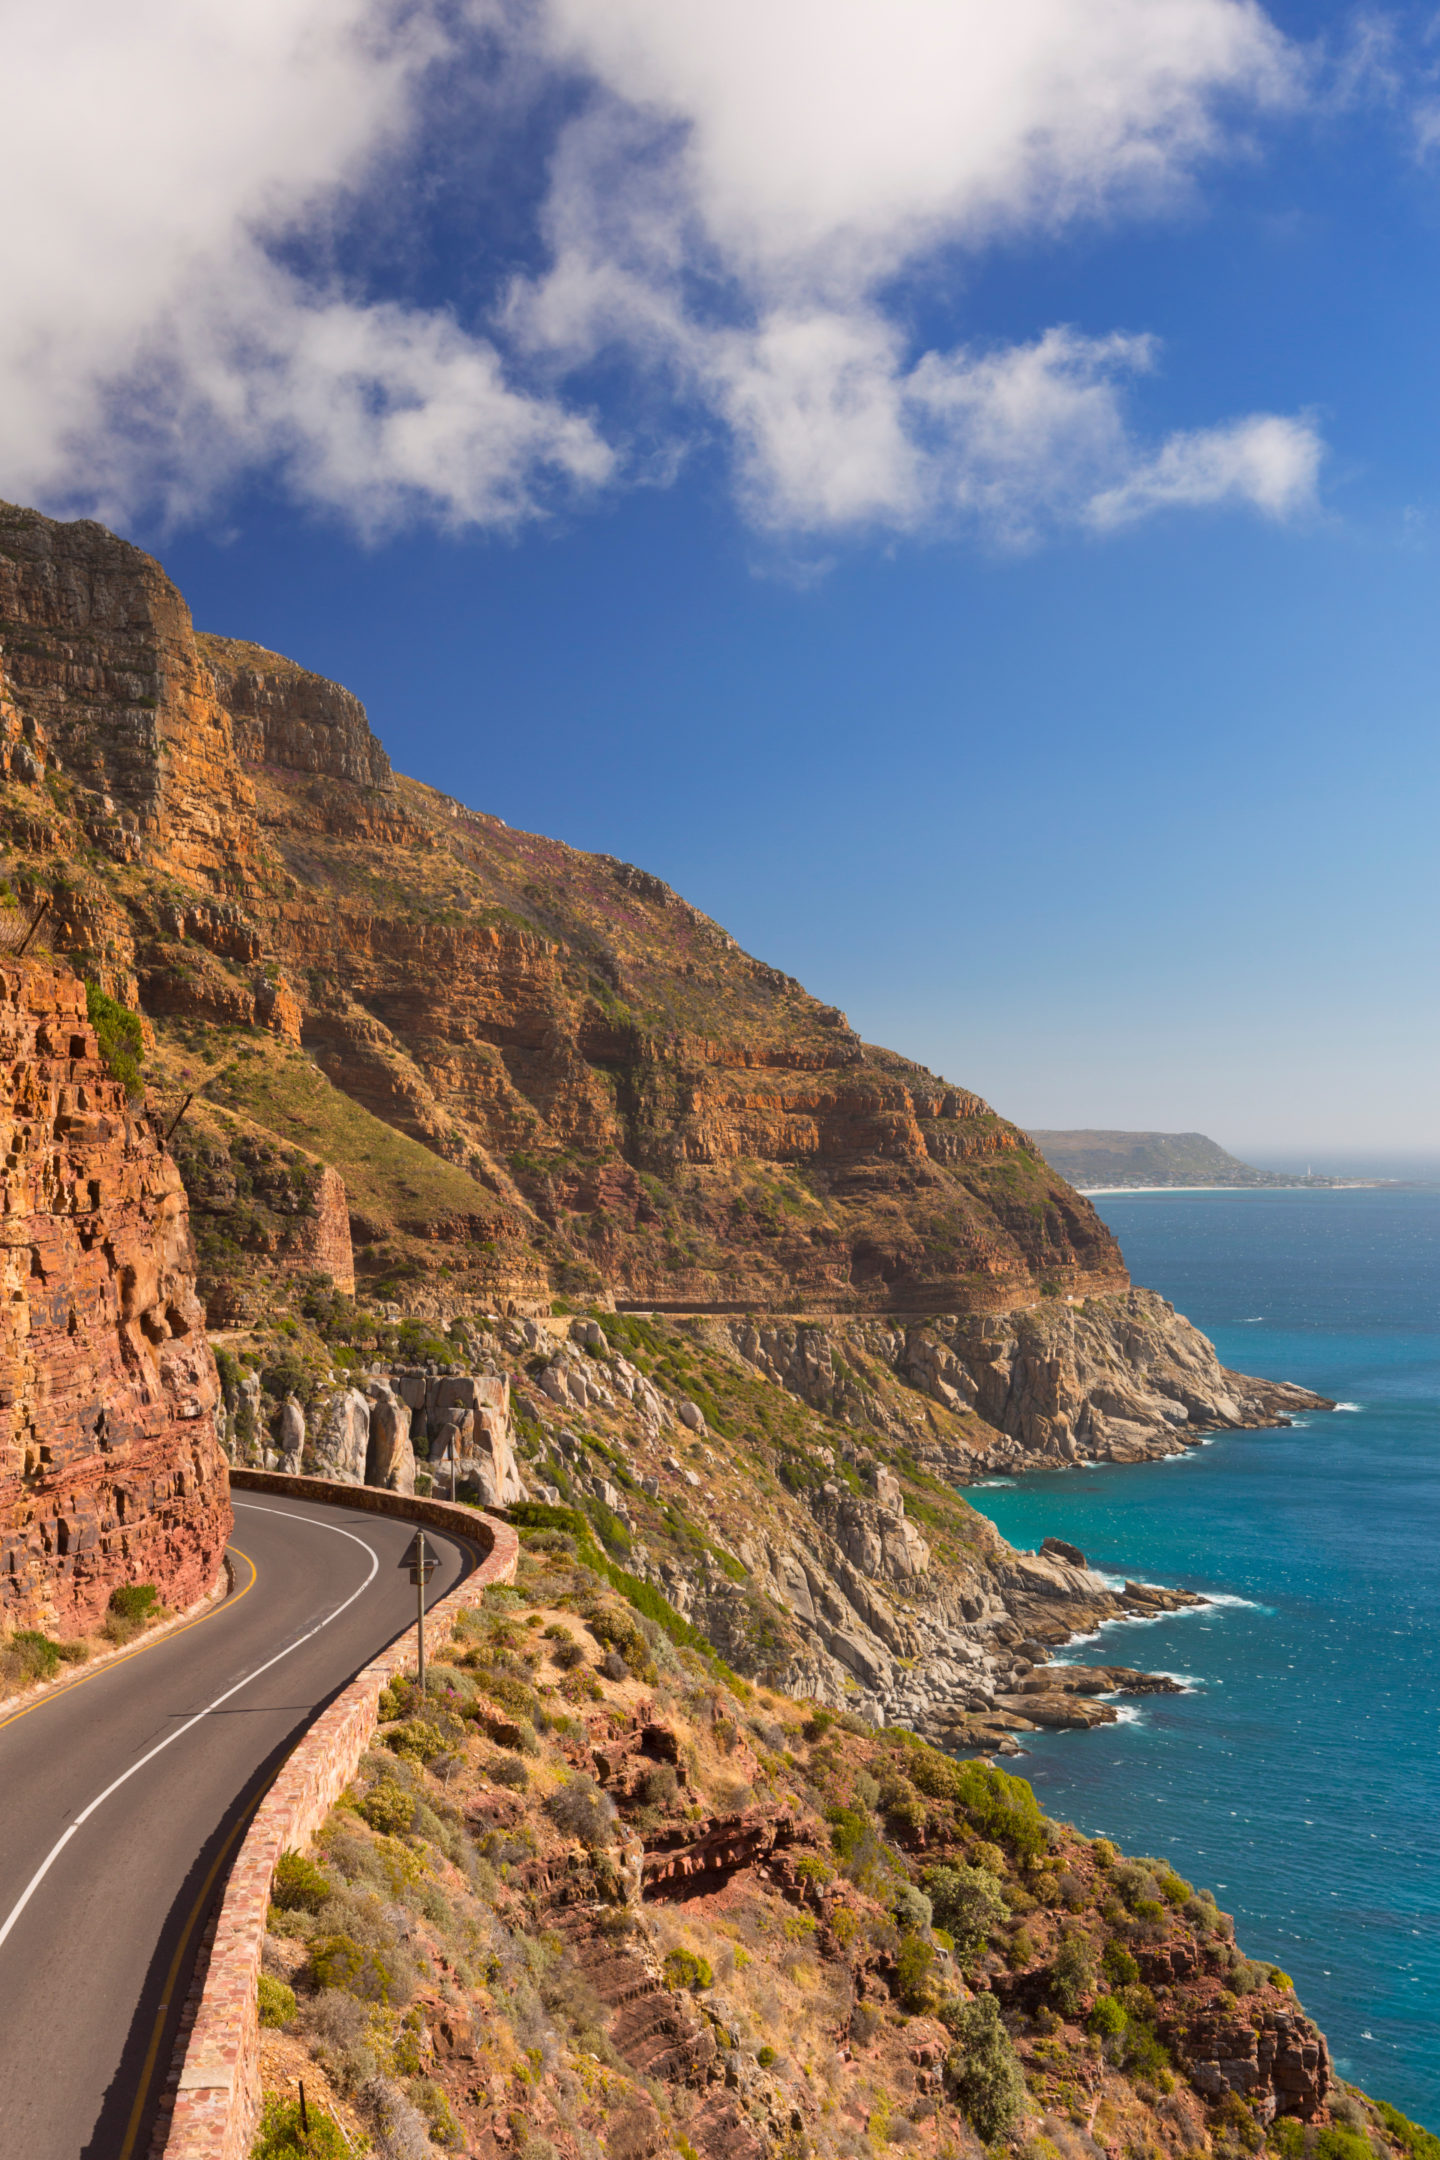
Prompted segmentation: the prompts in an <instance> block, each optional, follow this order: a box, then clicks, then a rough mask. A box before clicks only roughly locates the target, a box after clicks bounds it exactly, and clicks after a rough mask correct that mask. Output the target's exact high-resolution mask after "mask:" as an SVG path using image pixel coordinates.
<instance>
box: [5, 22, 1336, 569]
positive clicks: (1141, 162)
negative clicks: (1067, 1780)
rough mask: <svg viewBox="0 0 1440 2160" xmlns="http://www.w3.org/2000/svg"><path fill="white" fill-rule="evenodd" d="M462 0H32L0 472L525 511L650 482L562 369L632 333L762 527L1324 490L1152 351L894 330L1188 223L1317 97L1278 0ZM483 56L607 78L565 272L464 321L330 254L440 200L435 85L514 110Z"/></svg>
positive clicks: (628, 364) (480, 122) (157, 491)
mask: <svg viewBox="0 0 1440 2160" xmlns="http://www.w3.org/2000/svg"><path fill="white" fill-rule="evenodd" d="M466 5H467V0H246V4H245V6H244V7H236V6H234V4H233V0H134V4H133V5H132V6H130V7H128V8H126V9H125V10H123V11H118V12H117V11H116V10H115V9H114V8H113V7H107V6H105V5H102V4H101V0H51V5H50V6H49V7H48V8H45V9H38V8H31V9H28V10H22V9H21V8H20V7H19V6H18V5H15V6H12V7H10V8H9V9H8V10H6V11H5V13H4V15H3V18H0V67H3V73H4V80H5V83H6V90H7V111H6V122H7V143H6V148H7V169H8V170H9V171H10V173H11V174H12V204H11V215H10V216H9V217H8V218H7V220H6V225H5V229H4V234H3V238H0V292H3V295H4V306H3V308H0V489H3V490H4V491H5V492H8V493H11V494H15V495H20V496H23V497H25V498H27V499H31V500H38V501H42V502H45V503H48V504H50V505H52V506H59V505H61V504H69V505H83V506H85V507H98V508H99V509H101V510H102V512H104V513H106V514H109V515H111V516H113V517H116V518H121V519H123V518H124V517H125V516H126V515H127V514H128V513H130V512H132V511H133V510H134V509H135V508H137V507H138V506H140V505H141V504H143V503H146V502H147V501H148V502H152V503H153V502H155V501H160V502H162V503H164V504H167V505H168V506H169V507H170V508H171V509H172V511H174V512H176V513H179V514H185V513H187V512H193V511H195V510H196V509H197V508H198V507H199V506H201V505H203V504H204V503H205V502H207V501H209V500H212V499H213V498H214V497H215V495H216V494H217V493H218V492H219V491H221V490H223V489H224V488H225V487H226V486H227V485H229V484H232V483H233V482H234V481H236V480H237V479H238V478H239V477H241V476H243V475H244V474H245V473H246V472H247V471H251V470H254V469H264V470H268V471H278V472H279V473H280V475H281V476H282V477H283V479H284V481H285V482H286V484H287V485H288V486H289V487H290V488H291V490H292V491H293V492H294V493H295V494H296V495H298V496H299V497H300V498H302V499H303V500H306V501H308V502H312V503H316V504H321V505H324V506H325V507H327V508H329V509H332V510H334V511H337V512H340V513H342V514H343V515H345V516H346V517H348V518H349V519H351V520H352V521H353V522H354V523H355V524H357V525H358V526H359V527H361V528H362V529H365V530H376V529H379V528H381V527H384V526H386V525H387V524H393V523H395V522H397V521H400V520H403V519H406V518H411V517H414V516H417V515H419V516H426V517H429V518H432V519H435V520H438V521H439V522H441V523H444V524H450V525H460V524H467V523H468V524H480V525H495V524H499V525H507V524H513V523H515V522H517V521H519V520H521V519H523V518H525V517H528V516H531V515H533V514H535V513H536V512H537V511H538V510H539V509H541V508H543V506H544V505H545V503H546V502H547V500H548V499H549V498H550V496H551V494H552V493H553V492H554V491H556V490H557V489H558V490H560V491H568V492H571V493H573V492H575V491H585V490H591V489H594V488H596V487H598V486H601V485H604V484H606V483H607V482H613V481H614V480H615V479H616V478H617V476H618V475H619V474H620V473H621V471H622V460H621V458H620V456H619V454H618V453H617V451H616V450H615V449H614V448H613V447H612V446H611V445H610V444H609V443H608V442H607V441H606V439H605V437H604V435H603V434H602V432H601V430H600V428H599V426H598V425H597V423H596V422H595V421H594V420H593V419H592V418H591V417H590V416H589V415H588V414H587V413H586V412H584V411H582V410H580V409H578V408H577V406H576V404H575V401H574V398H573V396H572V395H571V394H570V391H569V387H568V386H569V383H570V381H571V380H572V379H573V376H574V373H575V371H576V370H577V369H579V368H581V367H584V366H587V365H588V364H589V363H591V362H592V361H594V360H595V359H596V358H599V357H604V358H605V359H606V360H607V361H609V362H611V363H613V364H617V365H618V367H619V369H620V370H621V379H622V380H624V381H625V382H627V383H628V384H629V386H630V390H631V393H632V395H631V397H630V400H629V404H630V411H631V415H632V417H633V414H634V413H635V412H638V414H639V422H638V426H639V429H640V431H641V432H643V433H644V434H646V435H647V436H648V437H649V438H650V439H651V440H652V441H653V440H654V438H655V436H656V435H657V433H658V434H659V435H661V436H667V435H668V449H669V452H670V454H671V456H672V458H673V456H674V454H675V453H676V450H677V446H682V445H683V444H684V443H685V442H687V441H689V440H692V439H694V438H696V437H698V436H702V435H704V434H706V433H707V432H709V431H711V430H713V428H714V427H715V425H716V424H717V423H718V424H719V426H720V427H721V428H722V429H723V430H724V431H725V434H726V436H727V437H728V440H729V441H730V443H731V445H732V446H733V454H734V465H735V472H736V480H737V489H738V491H739V494H740V497H741V499H742V502H743V505H744V508H745V511H746V513H747V515H749V516H750V517H751V518H752V519H753V520H754V521H755V522H756V523H757V524H759V525H760V526H762V527H763V528H765V529H766V530H767V531H770V532H772V533H780V534H798V535H808V534H828V533H836V532H845V531H851V532H863V531H865V530H867V529H872V528H878V529H887V530H897V531H923V530H928V529H934V528H937V527H939V528H943V527H945V526H947V525H948V526H958V527H964V528H966V529H969V530H971V531H974V532H978V533H980V534H982V535H984V536H985V537H987V538H990V539H999V540H1000V541H1001V542H1004V543H1024V542H1027V541H1029V540H1031V539H1033V538H1035V537H1036V536H1038V535H1040V534H1042V533H1044V532H1045V531H1047V530H1049V529H1052V528H1054V527H1056V526H1060V525H1065V524H1069V525H1072V526H1076V527H1080V528H1084V529H1108V528H1110V527H1113V526H1116V525H1119V524H1123V523H1125V522H1127V521H1129V520H1132V519H1134V518H1136V517H1139V516H1142V515H1144V514H1147V513H1148V512H1150V511H1153V510H1158V509H1161V508H1164V507H1166V506H1168V505H1186V504H1196V503H1218V502H1228V503H1239V504H1246V505H1249V506H1251V507H1254V508H1257V509H1259V510H1260V511H1262V512H1263V513H1265V514H1267V515H1270V516H1276V517H1280V516H1287V515H1291V514H1294V513H1295V512H1296V511H1298V510H1300V509H1302V508H1303V507H1304V506H1305V505H1306V503H1307V502H1309V501H1310V500H1312V499H1313V495H1314V488H1315V476H1316V472H1317V469H1318V462H1319V456H1320V449H1319V442H1318V438H1317V436H1316V435H1315V433H1314V430H1313V428H1312V427H1311V425H1310V423H1309V422H1308V421H1305V420H1303V419H1293V418H1288V419H1287V418H1282V417H1276V416H1274V415H1265V414H1260V415H1250V416H1247V417H1244V418H1241V419H1231V420H1227V419H1224V418H1223V417H1222V418H1221V419H1220V420H1219V422H1218V424H1216V425H1214V426H1213V427H1209V428H1202V429H1199V430H1197V431H1194V432H1190V433H1186V434H1182V435H1177V436H1174V437H1172V438H1171V439H1170V440H1169V441H1162V442H1160V443H1158V444H1157V443H1154V442H1149V443H1147V442H1145V441H1143V440H1141V439H1140V438H1139V436H1138V435H1137V431H1136V427H1135V423H1134V421H1133V418H1132V407H1131V397H1132V394H1133V393H1132V390H1131V385H1132V382H1133V378H1134V377H1135V376H1136V375H1137V374H1140V373H1143V372H1144V371H1145V370H1146V369H1147V368H1149V367H1150V366H1151V365H1152V363H1153V360H1154V348H1153V346H1152V344H1151V342H1150V341H1149V340H1148V339H1146V338H1144V337H1141V336H1134V335H1122V334H1119V333H1115V334H1110V335H1100V336H1094V335H1088V336H1087V335H1082V334H1080V333H1079V332H1077V331H1075V330H1071V329H1064V328H1051V329H1049V330H1044V331H1042V332H1041V334H1038V335H1036V336H1034V337H1031V338H1029V339H1026V340H1023V341H1021V342H1018V343H1016V344H1013V345H1010V346H1005V347H1000V348H998V349H997V348H990V347H987V346H985V345H984V344H983V343H981V342H980V341H978V340H973V339H972V341H970V342H967V343H962V344H960V345H958V346H956V347H954V349H949V348H948V344H947V347H946V348H944V349H942V348H941V347H940V346H938V345H937V346H936V347H935V349H926V348H925V345H924V343H923V341H919V342H917V341H916V339H915V338H914V336H913V333H912V330H911V328H910V322H909V314H908V310H909V309H911V308H913V307H914V306H915V305H916V304H917V302H918V300H919V299H920V298H922V297H925V296H929V295H931V294H932V293H934V292H935V291H937V290H940V289H941V288H942V286H943V291H944V294H945V295H946V300H945V305H946V310H947V312H950V313H952V314H953V313H954V312H955V306H956V303H955V301H954V299H953V295H951V294H950V291H949V282H947V281H953V279H954V276H955V266H956V263H957V261H963V259H964V257H965V254H966V252H967V251H969V252H973V251H975V250H977V249H980V248H983V247H997V246H1006V245H1013V244H1016V243H1018V242H1020V241H1023V239H1024V237H1025V235H1027V234H1028V233H1032V232H1036V231H1044V232H1046V233H1047V234H1051V235H1053V234H1056V233H1058V232H1060V231H1061V230H1062V229H1063V228H1064V227H1065V226H1066V225H1067V224H1068V223H1070V222H1072V221H1074V220H1076V219H1079V218H1082V217H1090V218H1093V217H1096V216H1101V215H1104V216H1118V215H1121V214H1125V215H1133V214H1147V215H1149V214H1155V213H1156V212H1158V211H1161V210H1164V209H1165V208H1167V207H1170V206H1173V204H1174V202H1175V201H1176V199H1177V197H1178V196H1179V195H1180V194H1181V193H1182V192H1183V190H1184V189H1186V188H1187V187H1189V186H1191V185H1193V183H1194V177H1195V175H1196V173H1197V171H1198V169H1199V168H1200V166H1201V165H1202V163H1203V161H1204V160H1206V159H1208V158H1211V157H1213V156H1217V155H1219V154H1221V153H1222V152H1224V151H1225V150H1226V149H1227V148H1228V147H1229V146H1230V144H1231V142H1232V140H1233V137H1234V133H1235V129H1236V126H1237V125H1238V124H1239V122H1240V119H1241V116H1243V115H1244V114H1246V113H1250V114H1253V113H1255V112H1258V111H1261V110H1263V109H1265V108H1269V107H1275V106H1276V105H1278V104H1281V103H1283V102H1284V101H1285V100H1286V99H1287V98H1291V97H1293V96H1295V95H1296V74H1295V69H1294V67H1293V65H1292V59H1291V55H1290V52H1289V49H1288V48H1287V46H1286V45H1285V43H1284V41H1283V40H1282V39H1281V37H1280V36H1279V34H1278V32H1277V31H1276V30H1275V29H1274V28H1273V26H1272V25H1271V24H1270V22H1269V20H1268V18H1267V17H1266V16H1265V14H1264V13H1263V12H1262V10H1261V9H1260V8H1259V7H1257V6H1255V5H1252V4H1250V0H1006V5H1005V6H1004V7H1003V8H997V7H995V6H994V5H993V0H726V5H725V6H723V7H716V6H715V5H714V4H713V0H468V14H466V13H465V8H466ZM497 54H498V55H499V63H498V64H499V65H500V66H501V67H502V68H503V67H506V66H508V67H510V68H511V69H512V70H513V71H514V72H513V73H512V75H511V76H510V77H509V78H508V80H510V81H511V82H512V84H513V82H516V81H521V82H524V83H526V84H527V86H528V89H529V91H530V92H532V93H533V91H534V89H535V88H536V86H537V85H539V86H541V87H548V86H549V85H550V84H551V83H552V82H553V81H554V80H555V79H556V74H557V71H568V73H569V75H570V77H571V79H572V83H578V85H579V87H580V92H581V95H580V98H579V109H578V110H577V111H576V112H575V113H574V115H573V117H572V118H571V119H570V120H569V121H568V122H567V123H566V125H565V126H564V127H563V128H562V129H561V130H560V133H559V136H558V139H557V140H556V141H555V142H554V144H553V146H552V148H551V151H550V152H549V153H548V155H549V165H548V170H547V172H546V173H545V174H543V175H541V176H540V177H541V179H542V181H543V184H544V185H543V192H544V194H545V210H544V242H545V249H546V258H545V261H544V263H543V264H542V265H541V266H539V267H538V268H537V269H536V270H535V271H534V272H533V274H531V275H529V276H526V277H521V278H518V279H515V280H513V281H512V283H511V286H510V288H509V291H508V294H505V295H497V296H496V306H495V312H494V318H493V321H492V322H491V323H490V324H489V325H488V328H487V327H486V326H483V325H482V326H481V329H478V330H477V329H476V328H475V327H473V325H472V326H471V327H466V326H465V325H463V324H462V323H461V322H460V321H459V320H458V319H457V318H456V317H455V316H453V315H451V314H450V313H447V312H445V311H444V310H443V309H437V308H423V307H420V306H417V305H407V304H402V303H400V302H398V301H396V300H395V299H393V298H387V297H381V296H380V295H379V293H378V289H377V288H367V287H366V285H365V283H364V281H363V277H362V276H361V274H360V273H359V272H355V271H352V272H351V275H350V277H349V278H348V279H342V278H341V277H340V276H339V275H338V274H337V273H335V272H334V271H333V270H331V269H329V268H327V267H325V266H326V265H327V264H329V263H330V262H331V261H332V260H341V259H343V260H347V261H349V262H351V263H352V264H353V263H356V262H360V261H363V259H364V248H363V245H362V246H359V247H357V246H355V245H353V244H352V245H351V247H350V249H349V251H348V253H347V252H345V251H342V250H339V249H335V248H332V246H331V244H330V243H331V240H332V238H333V236H334V235H336V234H337V233H340V234H347V235H348V236H349V238H350V240H351V242H352V243H353V242H354V240H355V236H356V233H357V229H360V228H363V223H364V215H365V204H366V193H365V191H366V190H367V189H370V190H376V189H379V188H382V187H383V188H384V189H385V191H386V197H387V212H388V214H389V215H390V218H391V221H392V224H393V222H394V221H395V220H396V219H397V218H398V219H399V220H400V221H401V223H402V224H403V220H404V218H405V216H406V215H407V214H411V211H412V209H413V215H414V216H415V218H416V219H417V221H418V220H419V219H420V218H421V216H422V209H421V206H420V203H419V197H420V194H421V193H422V191H421V190H419V189H416V191H415V194H416V202H415V203H414V205H413V206H412V205H411V204H410V200H409V196H408V194H407V188H408V186H409V183H410V177H411V175H410V169H409V167H408V166H407V160H408V159H413V158H415V157H417V156H418V155H419V149H420V146H421V144H422V143H423V142H424V141H425V138H426V128H427V110H428V108H427V102H426V101H427V98H428V97H429V95H430V92H431V91H432V90H433V89H434V88H435V87H436V85H437V83H438V84H442V85H443V89H444V92H445V97H446V100H447V103H448V106H449V108H450V110H451V112H452V113H453V111H454V109H455V107H456V105H457V103H458V104H461V105H463V104H464V103H465V101H466V100H467V99H468V100H469V101H470V110H471V112H472V116H473V125H474V126H475V127H477V128H480V127H484V126H486V125H487V124H489V122H490V121H491V120H492V119H493V117H494V112H495V92H494V87H493V75H494V72H495V67H496V64H497V63H496V55H497ZM487 68H488V69H489V71H490V73H489V76H487ZM15 175H20V176H24V181H23V186H22V185H21V184H19V183H17V182H16V181H15V180H14V178H13V176H15ZM473 214H474V216H475V219H476V225H477V233H476V239H477V248H478V245H479V243H480V241H481V240H482V239H483V230H482V228H483V223H484V219H485V215H486V205H485V204H484V203H483V202H477V203H476V204H475V205H474V208H473ZM307 264H308V265H309V266H310V267H306V265H307ZM317 266H318V267H317ZM461 282H462V283H464V282H465V280H464V279H463V277H462V280H461ZM897 291H900V292H903V293H904V295H905V298H904V301H903V303H902V301H901V300H898V299H897V298H896V294H897ZM960 306H961V311H962V312H963V301H962V302H961V303H960ZM953 334H954V333H953V332H952V333H951V335H952V337H953ZM659 464H663V459H658V458H657V459H656V460H655V462H654V463H652V468H651V469H652V470H654V469H657V466H658V465H659Z"/></svg>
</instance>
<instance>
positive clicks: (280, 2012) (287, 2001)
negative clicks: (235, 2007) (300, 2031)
mask: <svg viewBox="0 0 1440 2160" xmlns="http://www.w3.org/2000/svg"><path fill="white" fill-rule="evenodd" d="M258 1994H259V2007H260V2023H261V2024H262V2025H273V2026H277V2027H280V2026H285V2025H288V2024H290V2022H291V2021H292V2019H293V2018H294V2016H295V1990H294V1988H292V1987H287V1986H286V1985H285V1982H284V1981H283V1980H277V1979H276V1978H275V1975H274V1974H273V1973H267V1972H262V1973H261V1975H260V1980H259V1987H258Z"/></svg>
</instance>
